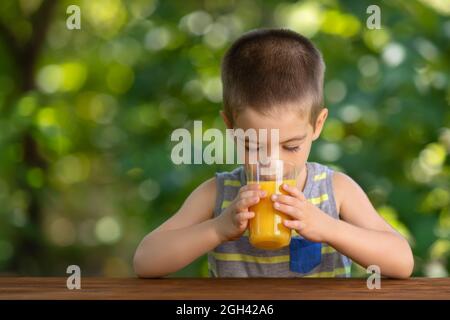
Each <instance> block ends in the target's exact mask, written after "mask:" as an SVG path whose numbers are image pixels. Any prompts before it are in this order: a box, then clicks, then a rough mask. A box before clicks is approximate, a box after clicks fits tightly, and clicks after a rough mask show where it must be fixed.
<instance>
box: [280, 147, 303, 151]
mask: <svg viewBox="0 0 450 320" xmlns="http://www.w3.org/2000/svg"><path fill="white" fill-rule="evenodd" d="M283 149H284V150H286V151H289V152H298V151H300V146H293V147H288V146H283Z"/></svg>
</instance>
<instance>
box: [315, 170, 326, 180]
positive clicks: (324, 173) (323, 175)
mask: <svg viewBox="0 0 450 320" xmlns="http://www.w3.org/2000/svg"><path fill="white" fill-rule="evenodd" d="M326 177H327V173H326V172H322V173H321V174H316V175H315V176H314V178H313V180H314V181H319V180H323V179H325V178H326Z"/></svg>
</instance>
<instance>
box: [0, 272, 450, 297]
mask: <svg viewBox="0 0 450 320" xmlns="http://www.w3.org/2000/svg"><path fill="white" fill-rule="evenodd" d="M0 299H2V300H10V299H19V300H20V299H31V300H34V299H39V300H41V299H44V300H46V299H57V300H66V299H67V300H73V299H76V300H79V299H81V300H99V299H101V300H109V299H125V300H141V299H145V300H147V299H151V300H154V299H156V300H160V299H174V300H211V299H220V300H228V299H232V300H236V299H238V300H240V299H243V300H260V299H261V300H297V299H301V300H303V299H305V300H309V299H327V300H330V299H331V300H334V299H352V300H354V299H358V300H361V299H401V300H408V299H439V300H443V299H445V300H449V299H450V278H434V279H431V278H411V279H408V280H392V279H381V288H380V289H373V290H369V289H368V288H367V285H366V279H305V278H303V279H255V278H252V279H230V278H228V279H211V278H197V279H188V278H163V279H136V278H128V279H121V278H89V277H84V278H81V289H80V290H69V289H67V287H66V278H12V277H11V278H10V277H0Z"/></svg>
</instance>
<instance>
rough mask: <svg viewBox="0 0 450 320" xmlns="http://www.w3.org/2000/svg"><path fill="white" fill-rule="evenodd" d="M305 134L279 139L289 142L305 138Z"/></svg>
mask: <svg viewBox="0 0 450 320" xmlns="http://www.w3.org/2000/svg"><path fill="white" fill-rule="evenodd" d="M306 136H307V134H306V133H305V134H304V135H300V136H295V137H292V138H289V139H288V140H285V141H281V142H280V143H286V142H291V141H301V140H303V139H305V138H306Z"/></svg>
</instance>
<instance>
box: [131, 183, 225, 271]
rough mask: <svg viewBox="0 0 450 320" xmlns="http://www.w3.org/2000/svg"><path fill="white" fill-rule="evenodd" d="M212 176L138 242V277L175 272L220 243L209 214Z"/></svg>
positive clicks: (213, 190)
mask: <svg viewBox="0 0 450 320" xmlns="http://www.w3.org/2000/svg"><path fill="white" fill-rule="evenodd" d="M215 199H216V182H215V178H212V179H210V180H207V181H205V182H204V183H202V184H201V185H200V186H199V187H198V188H197V189H195V190H194V191H193V192H192V194H191V195H190V196H189V197H188V198H187V199H186V201H185V202H184V204H183V205H182V207H181V208H180V210H178V212H177V213H176V214H174V215H173V216H172V217H171V218H170V219H168V220H167V221H166V222H164V223H163V224H162V225H161V226H159V227H158V228H157V229H155V230H154V231H152V232H151V233H149V234H148V235H147V236H146V237H145V238H144V239H143V240H142V241H141V243H140V244H139V246H138V248H137V250H136V253H135V256H134V270H135V273H136V274H137V275H138V276H139V277H161V276H165V275H168V274H170V273H172V272H175V271H177V270H179V269H181V268H183V267H185V266H186V265H188V264H189V263H191V262H192V261H194V260H195V259H196V258H198V257H200V256H201V255H203V254H205V253H206V252H208V251H210V250H212V249H213V248H215V247H216V246H218V245H219V244H220V243H221V241H222V240H221V238H220V236H219V233H218V232H217V231H218V230H217V222H216V219H211V218H212V216H213V210H214V204H215Z"/></svg>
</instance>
